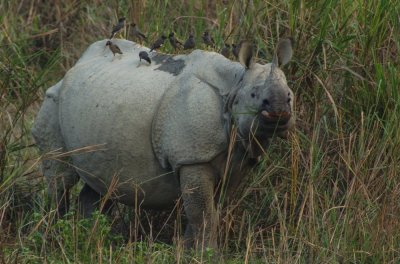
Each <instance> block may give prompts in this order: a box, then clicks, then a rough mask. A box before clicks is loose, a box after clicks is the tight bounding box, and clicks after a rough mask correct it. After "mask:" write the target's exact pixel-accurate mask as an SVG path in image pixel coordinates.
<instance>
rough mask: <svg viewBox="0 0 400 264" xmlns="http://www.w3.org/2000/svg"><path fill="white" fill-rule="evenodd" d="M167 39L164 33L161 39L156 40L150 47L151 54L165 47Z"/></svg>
mask: <svg viewBox="0 0 400 264" xmlns="http://www.w3.org/2000/svg"><path fill="white" fill-rule="evenodd" d="M166 39H167V37H166V36H165V35H164V33H163V34H162V35H161V37H160V38H159V39H157V40H156V42H154V43H153V45H151V47H150V52H152V51H153V50H155V49H159V48H161V47H162V46H163V45H164V42H165V40H166Z"/></svg>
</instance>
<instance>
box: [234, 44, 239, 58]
mask: <svg viewBox="0 0 400 264" xmlns="http://www.w3.org/2000/svg"><path fill="white" fill-rule="evenodd" d="M239 51H240V44H232V54H233V56H235V58H236V59H238V58H239Z"/></svg>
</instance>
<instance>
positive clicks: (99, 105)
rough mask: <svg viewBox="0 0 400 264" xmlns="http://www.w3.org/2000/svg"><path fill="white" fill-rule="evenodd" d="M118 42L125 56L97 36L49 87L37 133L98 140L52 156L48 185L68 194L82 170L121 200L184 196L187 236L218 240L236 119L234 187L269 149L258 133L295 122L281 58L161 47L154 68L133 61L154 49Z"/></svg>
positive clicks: (148, 202) (68, 141)
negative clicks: (261, 59) (115, 56)
mask: <svg viewBox="0 0 400 264" xmlns="http://www.w3.org/2000/svg"><path fill="white" fill-rule="evenodd" d="M115 42H116V43H117V44H118V46H119V47H121V49H123V50H124V55H125V56H123V57H122V58H121V59H120V60H118V61H117V62H111V61H110V59H109V57H110V56H112V55H111V54H110V53H105V52H104V45H105V41H98V42H96V43H94V44H92V45H91V46H90V47H89V48H88V50H87V51H86V52H85V53H84V55H83V56H82V57H81V59H80V60H79V61H78V62H77V63H76V65H75V66H74V67H73V68H71V69H70V70H69V71H68V73H67V74H66V75H65V77H64V79H63V80H61V81H60V82H59V83H57V84H56V85H55V86H53V87H51V88H50V89H49V90H48V91H47V92H46V98H45V100H44V103H43V106H42V108H41V110H40V112H39V113H38V116H37V119H36V121H35V125H34V127H33V131H32V133H33V135H34V137H35V140H36V142H37V145H38V146H39V148H40V149H41V151H42V152H43V153H46V152H48V151H52V150H55V149H60V148H61V149H62V151H65V152H66V151H74V150H77V149H81V148H85V147H88V146H94V147H93V148H97V150H95V151H91V152H86V153H85V152H83V153H77V154H72V155H71V157H70V158H71V160H70V162H71V166H68V165H66V163H65V162H58V161H56V160H51V161H49V160H45V161H44V162H43V173H44V175H45V177H46V180H47V182H48V187H49V193H50V195H51V197H52V199H55V200H56V201H57V202H60V201H61V199H62V196H63V195H64V196H65V190H67V189H69V188H71V187H72V186H73V185H74V184H75V183H76V182H77V180H78V179H79V178H81V179H82V180H83V181H84V182H85V183H86V185H85V187H86V188H85V190H88V189H89V190H90V189H92V190H94V193H98V194H102V195H104V194H106V193H107V190H108V188H109V187H110V185H113V186H114V187H113V191H114V193H113V194H114V195H113V197H114V198H115V199H117V200H118V201H119V202H122V203H125V204H128V205H135V204H140V205H141V206H142V207H143V208H168V207H169V206H173V205H174V203H175V202H176V200H177V199H178V198H179V197H182V198H183V203H184V207H185V212H186V216H187V217H188V227H187V229H186V233H185V239H186V241H187V244H188V245H190V244H192V243H193V242H198V241H199V240H200V239H201V238H202V237H203V236H202V235H201V230H204V232H206V234H205V236H204V238H205V239H206V241H205V242H206V243H207V244H208V245H209V246H212V247H215V246H216V238H215V236H214V235H215V234H216V230H215V228H216V221H217V220H216V219H217V217H216V210H215V204H214V201H213V197H214V191H215V188H216V186H217V184H218V182H219V181H220V180H221V177H222V175H223V173H224V171H223V169H224V168H225V163H226V159H227V155H228V146H229V141H230V138H229V135H230V130H231V127H232V124H235V127H237V129H238V139H239V140H240V142H241V143H240V144H236V147H235V148H234V150H233V153H232V166H233V169H232V171H233V172H232V175H231V178H230V179H229V180H228V186H229V187H228V188H229V190H228V192H229V191H233V190H235V188H236V187H237V185H238V184H239V183H240V181H241V179H242V178H243V177H244V176H245V174H246V173H247V171H248V170H249V169H250V168H251V164H253V163H254V159H255V158H257V156H258V155H260V154H261V151H260V149H259V147H258V145H257V144H252V142H253V141H254V138H253V135H255V136H256V139H257V141H259V142H261V143H262V144H263V147H267V144H268V139H269V138H270V137H271V136H272V135H273V134H274V133H285V132H286V131H287V130H288V129H289V128H290V127H292V126H293V124H294V121H293V120H294V118H293V115H292V114H293V110H292V108H293V93H292V91H291V90H290V89H289V87H288V86H287V84H286V78H285V76H284V74H283V72H282V71H281V70H280V69H279V68H278V67H277V65H274V64H266V65H260V64H257V63H251V64H248V65H244V64H246V63H250V62H251V61H252V60H251V58H245V56H247V55H246V54H252V52H243V53H241V54H242V55H241V54H239V59H240V61H241V63H242V64H240V63H237V62H232V61H230V60H228V59H226V58H225V57H223V56H222V55H220V54H218V53H215V52H206V51H199V50H195V51H193V52H192V53H191V54H189V55H178V56H174V57H171V56H169V55H162V54H156V55H155V56H153V57H152V64H151V65H149V66H148V67H132V65H137V64H138V63H139V52H141V51H149V49H148V48H145V47H142V46H139V45H137V44H134V43H132V42H130V41H126V40H116V41H115ZM241 56H242V58H240V57H241ZM244 66H245V67H244ZM277 124H278V125H277ZM87 196H88V195H85V194H82V195H80V197H82V199H83V200H84V199H86V198H85V197H87ZM88 200H90V199H88ZM82 203H83V204H85V201H82ZM85 206H88V204H85ZM88 210H89V211H90V210H91V209H88ZM204 225H205V227H204Z"/></svg>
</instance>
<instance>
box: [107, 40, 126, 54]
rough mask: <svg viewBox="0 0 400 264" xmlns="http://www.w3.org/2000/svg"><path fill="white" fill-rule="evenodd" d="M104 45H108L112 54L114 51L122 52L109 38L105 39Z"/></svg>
mask: <svg viewBox="0 0 400 264" xmlns="http://www.w3.org/2000/svg"><path fill="white" fill-rule="evenodd" d="M106 46H108V47H109V48H110V50H111V52H112V53H113V55H114V56H115V54H116V53H117V54H122V51H121V49H120V48H119V47H118V46H117V44H114V43H112V42H111V40H109V41H107V43H106Z"/></svg>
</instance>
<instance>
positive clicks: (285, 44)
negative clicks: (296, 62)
mask: <svg viewBox="0 0 400 264" xmlns="http://www.w3.org/2000/svg"><path fill="white" fill-rule="evenodd" d="M292 45H293V38H291V37H289V38H284V39H281V40H279V42H278V45H277V46H276V49H275V54H274V59H273V60H272V63H273V64H275V65H276V66H278V67H281V66H283V65H285V64H286V63H288V62H289V61H290V60H291V59H292V56H293V49H292Z"/></svg>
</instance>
